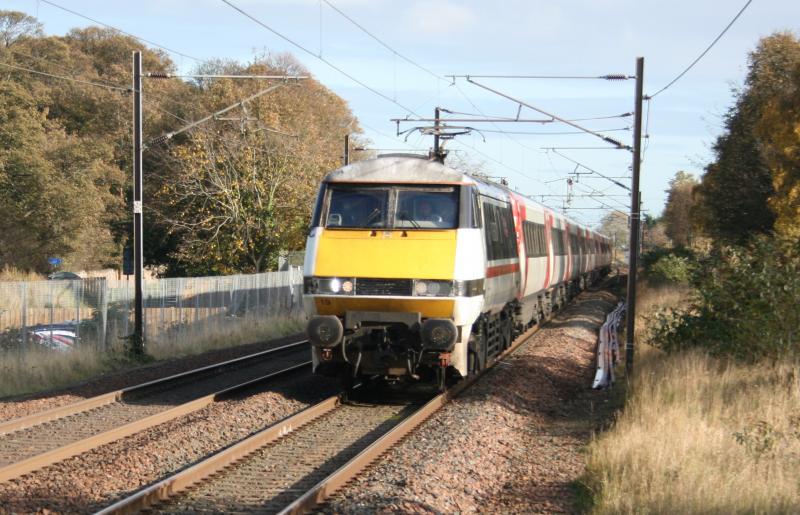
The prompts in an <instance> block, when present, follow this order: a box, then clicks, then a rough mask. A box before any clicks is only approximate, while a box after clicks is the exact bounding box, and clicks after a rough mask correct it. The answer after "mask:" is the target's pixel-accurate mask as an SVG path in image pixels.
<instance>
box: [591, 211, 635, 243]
mask: <svg viewBox="0 0 800 515" xmlns="http://www.w3.org/2000/svg"><path fill="white" fill-rule="evenodd" d="M598 230H599V232H601V233H602V234H604V235H606V236H608V237H609V238H611V240H612V243H613V244H614V245H615V248H616V249H617V250H618V251H620V252H625V251H627V250H628V239H629V238H628V235H629V234H630V225H629V224H628V215H626V214H624V213H621V212H620V211H609V212H608V213H607V214H606V215H605V216H603V218H602V219H601V220H600V227H599V229H598Z"/></svg>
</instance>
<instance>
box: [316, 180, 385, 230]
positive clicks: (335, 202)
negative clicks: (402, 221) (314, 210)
mask: <svg viewBox="0 0 800 515" xmlns="http://www.w3.org/2000/svg"><path fill="white" fill-rule="evenodd" d="M329 191H330V192H331V193H330V207H329V208H328V216H327V221H326V224H325V226H326V227H342V228H345V227H378V228H380V227H386V226H387V223H388V220H389V217H388V208H389V190H388V189H387V188H352V187H333V188H330V189H329Z"/></svg>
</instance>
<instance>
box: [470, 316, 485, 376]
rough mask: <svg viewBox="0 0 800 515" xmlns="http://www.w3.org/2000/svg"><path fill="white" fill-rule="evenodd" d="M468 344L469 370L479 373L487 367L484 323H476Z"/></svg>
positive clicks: (471, 372) (472, 372)
mask: <svg viewBox="0 0 800 515" xmlns="http://www.w3.org/2000/svg"><path fill="white" fill-rule="evenodd" d="M476 326H477V327H473V331H472V334H471V335H470V337H469V344H468V345H467V371H468V372H469V373H470V374H477V373H478V372H480V371H481V370H483V369H484V368H486V332H485V330H484V325H483V323H480V324H476Z"/></svg>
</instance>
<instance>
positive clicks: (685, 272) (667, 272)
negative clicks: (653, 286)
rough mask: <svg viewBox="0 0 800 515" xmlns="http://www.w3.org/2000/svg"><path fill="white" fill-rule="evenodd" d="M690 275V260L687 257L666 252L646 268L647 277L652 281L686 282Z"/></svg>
mask: <svg viewBox="0 0 800 515" xmlns="http://www.w3.org/2000/svg"><path fill="white" fill-rule="evenodd" d="M691 276H692V262H691V260H690V259H689V258H688V257H684V256H676V255H675V254H668V255H666V256H662V257H661V258H659V259H658V261H656V262H655V263H653V265H651V266H650V268H649V269H648V270H647V277H648V279H650V280H651V281H652V282H654V283H679V284H686V283H688V282H689V280H690V279H691Z"/></svg>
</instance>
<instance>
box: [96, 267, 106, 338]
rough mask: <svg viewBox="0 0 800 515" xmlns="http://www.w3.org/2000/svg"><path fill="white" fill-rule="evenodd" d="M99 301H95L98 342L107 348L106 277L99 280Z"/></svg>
mask: <svg viewBox="0 0 800 515" xmlns="http://www.w3.org/2000/svg"><path fill="white" fill-rule="evenodd" d="M98 295H99V297H100V298H99V302H98V303H97V310H98V313H99V315H100V335H99V341H98V343H99V344H100V346H102V347H103V348H104V349H108V341H107V339H106V338H107V336H108V334H107V333H108V279H105V278H103V280H102V281H100V291H99V292H98Z"/></svg>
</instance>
